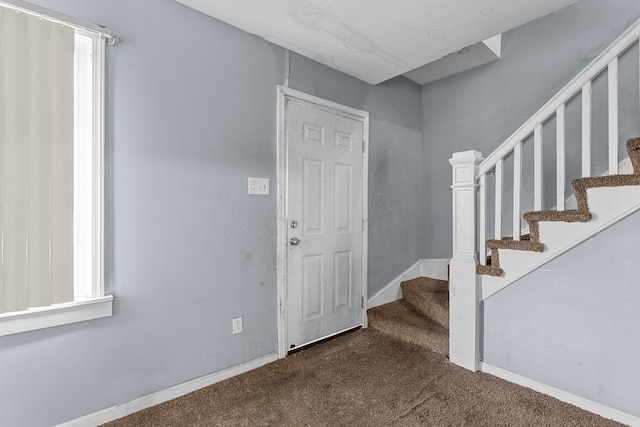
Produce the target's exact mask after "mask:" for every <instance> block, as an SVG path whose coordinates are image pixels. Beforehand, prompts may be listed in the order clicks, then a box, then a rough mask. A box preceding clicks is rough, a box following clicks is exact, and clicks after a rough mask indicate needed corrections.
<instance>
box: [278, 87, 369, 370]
mask: <svg viewBox="0 0 640 427" xmlns="http://www.w3.org/2000/svg"><path fill="white" fill-rule="evenodd" d="M277 90H278V117H277V120H278V125H277V132H278V135H277V144H278V155H277V161H278V166H277V169H278V189H277V200H278V211H277V234H278V238H277V241H278V268H277V280H278V293H277V301H278V357H279V358H283V357H285V356H286V355H287V349H286V345H287V344H286V343H287V277H286V276H287V247H288V246H287V245H288V242H287V232H288V230H287V224H286V221H287V218H286V212H287V185H286V183H287V176H286V172H287V141H286V129H287V125H286V120H287V117H286V100H287V99H296V100H300V101H303V102H306V103H310V104H314V105H315V106H316V107H318V108H321V109H324V110H327V111H330V112H332V113H339V114H342V115H344V116H347V117H349V118H351V119H354V120H357V121H359V122H361V123H362V127H363V133H362V139H363V147H364V153H363V155H362V156H363V159H362V296H363V308H362V327H364V328H366V327H367V285H368V279H367V259H368V244H367V242H368V234H369V233H368V229H369V213H368V200H369V185H368V176H369V113H368V112H366V111H361V110H357V109H355V108H351V107H346V106H344V105H340V104H337V103H335V102H331V101H327V100H324V99H322V98H318V97H315V96H313V95H308V94H306V93H303V92H299V91H297V90H293V89H289V88H286V87H284V86H278V87H277Z"/></svg>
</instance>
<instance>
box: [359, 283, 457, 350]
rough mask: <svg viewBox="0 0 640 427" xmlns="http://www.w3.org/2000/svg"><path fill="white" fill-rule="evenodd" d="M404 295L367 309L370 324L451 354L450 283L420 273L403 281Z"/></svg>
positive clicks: (412, 341) (393, 334)
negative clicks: (396, 299)
mask: <svg viewBox="0 0 640 427" xmlns="http://www.w3.org/2000/svg"><path fill="white" fill-rule="evenodd" d="M400 287H401V288H402V299H401V300H398V301H394V302H392V303H389V304H384V305H381V306H378V307H375V308H372V309H370V310H368V311H367V315H368V318H369V327H370V328H373V329H377V330H379V331H381V332H383V333H386V334H388V335H392V336H394V337H396V338H399V339H401V340H403V341H406V342H409V343H411V344H415V345H419V346H422V347H425V348H427V349H429V350H431V351H433V352H435V353H438V354H441V355H444V356H447V355H448V354H449V284H448V282H447V281H445V280H437V279H431V278H428V277H419V278H417V279H413V280H408V281H405V282H402V283H401V284H400Z"/></svg>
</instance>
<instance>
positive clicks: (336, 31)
mask: <svg viewBox="0 0 640 427" xmlns="http://www.w3.org/2000/svg"><path fill="white" fill-rule="evenodd" d="M332 3H333V2H332V1H327V0H321V1H316V2H314V1H310V0H294V1H291V2H289V4H288V6H287V14H288V15H289V16H291V17H292V18H293V20H294V21H295V22H296V23H297V24H298V25H300V26H302V27H304V28H310V29H313V30H316V31H321V32H323V33H325V34H327V35H329V36H331V37H333V38H336V39H338V40H339V41H340V42H341V43H342V44H344V46H345V47H346V48H347V49H349V50H350V51H352V52H360V53H365V54H369V55H374V56H376V57H378V58H379V59H380V60H382V61H384V62H386V63H389V64H392V65H393V66H395V67H396V68H406V67H407V63H406V62H405V61H403V60H402V59H401V58H399V57H397V56H395V55H393V54H391V53H389V52H386V51H385V50H384V49H382V48H381V47H380V46H379V45H378V44H377V43H375V42H374V41H372V40H371V39H369V38H368V37H367V36H366V35H364V34H362V33H361V32H359V31H356V30H354V29H353V28H351V27H350V26H349V25H347V24H345V23H344V22H342V21H340V19H338V18H337V17H335V16H334V15H333V14H332V13H331V4H332Z"/></svg>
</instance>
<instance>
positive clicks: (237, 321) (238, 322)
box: [231, 317, 242, 335]
mask: <svg viewBox="0 0 640 427" xmlns="http://www.w3.org/2000/svg"><path fill="white" fill-rule="evenodd" d="M231 329H232V332H233V335H236V334H240V333H242V317H236V318H234V319H231Z"/></svg>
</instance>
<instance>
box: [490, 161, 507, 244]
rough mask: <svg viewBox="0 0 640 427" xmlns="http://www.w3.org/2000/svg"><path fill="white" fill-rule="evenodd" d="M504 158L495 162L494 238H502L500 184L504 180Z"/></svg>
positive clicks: (501, 184)
mask: <svg viewBox="0 0 640 427" xmlns="http://www.w3.org/2000/svg"><path fill="white" fill-rule="evenodd" d="M503 171H504V159H500V160H498V163H496V185H495V190H496V194H495V197H494V199H495V211H494V220H495V221H494V228H493V234H494V238H495V239H496V240H500V239H502V186H503V182H504V178H503Z"/></svg>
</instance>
